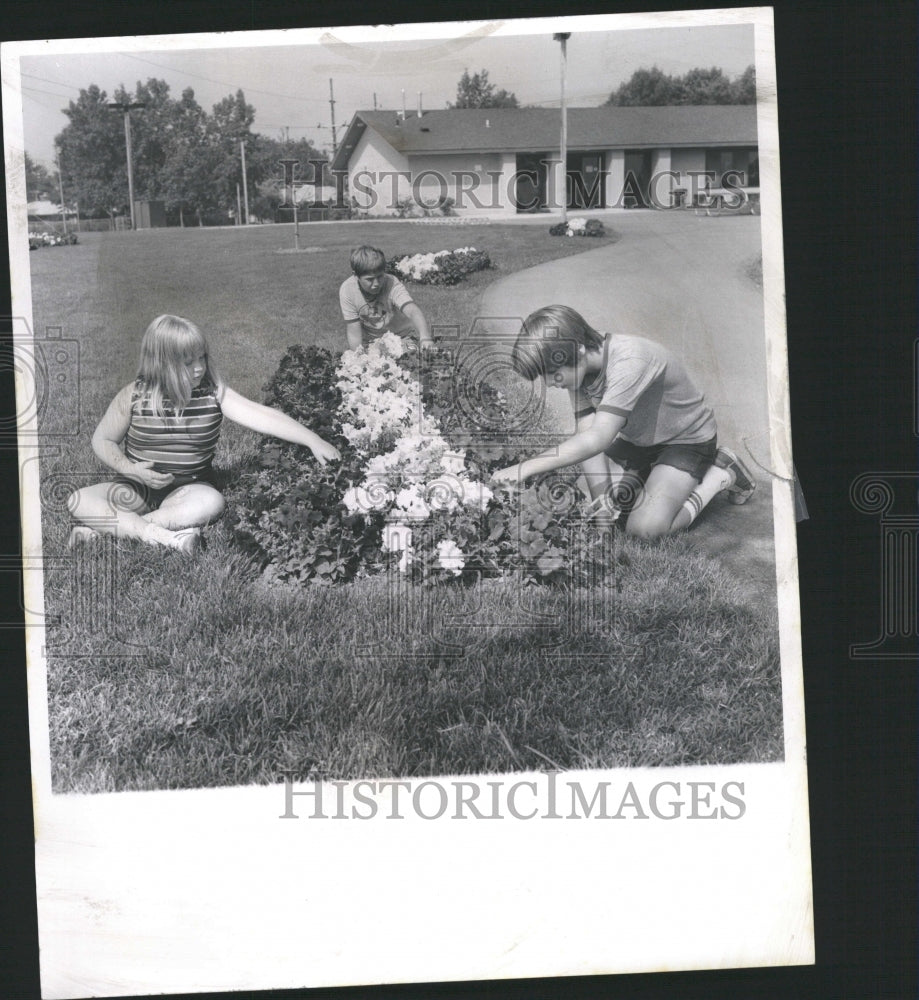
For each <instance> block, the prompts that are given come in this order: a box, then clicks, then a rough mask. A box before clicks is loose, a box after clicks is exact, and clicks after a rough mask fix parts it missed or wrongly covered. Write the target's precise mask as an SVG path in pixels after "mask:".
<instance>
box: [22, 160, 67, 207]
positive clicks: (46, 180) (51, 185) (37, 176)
mask: <svg viewBox="0 0 919 1000" xmlns="http://www.w3.org/2000/svg"><path fill="white" fill-rule="evenodd" d="M58 198H59V194H58V188H57V172H56V171H55V173H53V174H52V173H51V172H50V171H49V170H48V168H47V167H46V166H45V165H44V164H43V163H39V162H38V161H37V160H33V159H32V157H31V156H29V154H28V153H26V201H53V202H57V201H58Z"/></svg>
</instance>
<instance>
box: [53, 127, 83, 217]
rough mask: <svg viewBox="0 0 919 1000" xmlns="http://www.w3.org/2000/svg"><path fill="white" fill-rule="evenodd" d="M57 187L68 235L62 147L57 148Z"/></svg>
mask: <svg viewBox="0 0 919 1000" xmlns="http://www.w3.org/2000/svg"><path fill="white" fill-rule="evenodd" d="M56 152H57V189H58V192H59V193H60V197H61V222H63V223H64V235H65V236H66V235H67V216H66V215H65V212H66V209H65V208H64V178H63V176H62V173H61V150H60V147H58V148H57V150H56ZM79 217H80V216H79V213H77V219H79Z"/></svg>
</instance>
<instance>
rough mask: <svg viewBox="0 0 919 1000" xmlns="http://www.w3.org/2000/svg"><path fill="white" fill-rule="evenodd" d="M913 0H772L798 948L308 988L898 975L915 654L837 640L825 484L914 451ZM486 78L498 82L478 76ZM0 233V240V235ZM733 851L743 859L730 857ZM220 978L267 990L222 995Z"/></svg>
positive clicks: (28, 8) (3, 685)
mask: <svg viewBox="0 0 919 1000" xmlns="http://www.w3.org/2000/svg"><path fill="white" fill-rule="evenodd" d="M693 6H710V7H713V6H715V4H714V3H710V4H705V5H701V4H699V5H696V4H692V3H681V4H668V3H661V4H634V5H633V4H622V5H614V4H612V3H607V4H605V5H601V4H598V3H585V2H575V3H573V4H568V5H566V6H565V7H564V9H562V8H561V6H554V5H549V4H547V3H544V2H535V0H529V2H519V0H518V2H508V0H498V2H495V3H485V2H482V0H473V2H472V3H470V4H468V5H464V6H463V7H462V8H452V7H451V8H448V7H446V6H445V5H430V4H429V5H425V6H424V7H422V5H421V4H419V3H417V2H413V3H411V4H409V6H408V7H407V8H406V6H404V5H398V6H396V5H393V4H384V3H381V2H380V0H364V2H363V3H361V4H359V5H358V4H353V3H349V4H347V5H346V6H344V7H333V6H323V7H321V8H319V7H313V6H306V5H301V4H297V3H294V2H290V3H285V2H280V0H270V2H260V0H251V2H239V0H220V2H219V3H217V2H216V0H203V2H202V0H189V2H161V3H154V2H148V3H147V4H146V5H138V4H136V3H133V2H132V3H119V2H114V0H97V2H94V3H88V2H86V0H79V2H77V0H73V2H69V3H62V2H59V0H55V2H53V3H41V4H32V5H27V4H23V3H20V4H19V5H17V6H12V5H9V4H8V5H7V6H6V8H5V10H4V16H3V26H2V28H0V31H2V34H3V38H4V40H13V39H34V38H45V37H55V38H57V37H60V38H78V37H87V36H96V35H131V34H157V33H162V32H164V31H169V32H176V33H178V32H191V31H213V30H223V31H236V30H251V29H266V28H294V27H303V26H309V25H336V24H373V23H380V22H383V23H390V22H392V21H395V20H398V21H400V22H413V21H431V20H446V19H460V18H463V19H477V20H478V19H496V18H502V19H503V18H510V17H526V16H554V15H560V14H594V13H605V12H610V13H612V12H619V11H623V10H646V9H656V10H664V9H675V10H678V9H686V8H688V7H693ZM915 8H916V5H915V4H914V3H897V2H890V0H887V2H877V3H868V2H849V3H845V2H836V3H828V2H827V3H777V4H775V27H776V61H777V71H778V89H779V131H780V143H781V165H782V200H783V221H784V245H785V267H786V275H785V280H786V291H787V311H788V348H789V356H790V371H791V408H792V427H793V439H794V454H795V465H796V467H797V471H798V475H799V478H800V481H801V485H802V488H803V491H804V496H805V498H806V501H807V506H808V509H809V513H810V518H809V520H806V521H803V522H802V523H801V524H800V525H799V526H798V547H799V558H800V592H801V604H802V616H803V637H802V638H803V650H804V682H805V699H806V713H807V714H806V718H807V737H808V771H809V784H810V810H811V814H810V815H811V838H812V846H813V876H814V896H815V910H816V917H815V923H816V946H817V964H816V966H814V967H812V968H787V969H753V970H743V971H719V972H697V973H679V974H659V975H654V976H616V977H602V978H601V977H597V978H579V979H556V980H524V981H516V982H501V983H491V984H490V983H469V984H452V985H436V984H435V985H424V986H406V987H378V988H373V989H347V990H317V991H312V992H310V993H309V994H308V995H309V996H316V997H332V996H333V995H334V996H335V997H339V996H341V997H343V998H344V1000H351V998H361V1000H363V998H365V997H367V998H369V997H380V996H386V997H388V996H393V997H395V998H397V1000H401V998H409V1000H421V998H425V1000H427V998H444V1000H446V998H451V1000H452V998H460V997H487V998H492V997H493V998H497V997H500V998H502V1000H503V998H512V1000H516V998H520V1000H524V998H526V1000H529V998H549V997H578V998H581V997H583V998H588V997H591V998H592V997H606V996H609V997H626V998H630V997H634V998H638V997H641V998H652V997H653V998H658V997H663V996H675V997H680V998H695V997H698V998H700V1000H701V998H705V1000H711V998H731V1000H734V998H738V997H744V998H769V1000H774V998H779V997H782V998H786V997H788V998H796V997H808V998H811V997H813V998H820V1000H824V998H825V1000H831V998H832V1000H837V998H845V1000H850V998H851V1000H856V998H865V1000H868V998H871V1000H879V998H896V1000H899V998H907V997H914V996H916V995H917V982H916V950H917V948H916V946H917V941H916V912H917V894H916V885H917V882H916V874H917V870H916V857H915V840H916V822H915V821H916V808H917V796H916V777H917V774H916V761H917V741H916V735H917V729H916V695H917V690H916V665H917V662H916V658H915V657H914V658H913V659H912V660H889V661H872V660H858V661H852V660H850V658H849V655H848V649H849V645H850V644H851V643H857V642H870V641H871V640H873V639H875V638H877V637H878V635H879V634H880V619H881V603H880V581H881V557H880V538H881V532H880V522H879V519H878V517H877V516H869V515H866V514H864V513H859V512H858V511H857V510H856V509H855V508H854V507H853V505H852V504H851V502H850V500H849V488H850V486H851V484H852V482H853V480H854V479H855V478H856V476H858V475H859V474H861V473H865V472H875V471H879V472H880V471H887V472H896V471H900V472H914V471H915V470H916V467H917V463H916V457H917V437H916V434H915V430H916V412H915V406H916V395H915V393H916V371H915V368H914V360H913V358H914V355H913V351H914V347H913V345H914V338H915V337H916V336H917V329H916V319H917V315H916V228H917V222H916V219H917V215H916V186H917V172H916V144H917V130H916V125H917V120H916V84H917V77H916V51H917V37H916V27H917V25H916V9H915ZM495 82H496V83H497V84H498V85H500V83H501V81H500V79H499V77H498V76H495ZM2 243H3V248H4V249H3V252H4V253H6V239H5V238H4V239H3V241H2ZM0 294H2V296H3V299H2V301H0V313H2V314H5V315H9V313H10V303H9V289H8V285H4V287H3V289H2V293H0ZM4 336H6V330H4ZM4 359H5V360H4V363H3V364H2V365H0V399H2V401H3V417H4V418H6V419H7V420H8V419H9V415H10V414H11V413H12V412H13V411H12V375H11V371H10V370H9V360H8V354H4ZM5 430H8V425H7V426H5ZM0 437H2V436H0ZM2 440H7V438H2ZM0 462H2V465H0V498H2V501H3V506H4V514H5V516H4V517H3V518H2V520H0V546H2V548H0V553H2V554H3V555H9V554H14V553H16V552H18V551H19V541H18V513H17V507H18V490H17V482H16V476H17V461H16V455H15V452H14V451H11V450H10V449H9V448H7V449H6V450H3V449H2V448H0ZM910 489H911V491H912V500H910V499H909V498H907V504H906V509H907V511H911V512H912V513H915V508H914V507H913V506H912V504H914V503H915V490H916V481H915V480H914V481H913V484H912V486H911V487H910ZM0 587H2V590H0V602H2V603H0V607H3V608H4V609H6V613H5V614H4V615H3V618H4V620H6V619H9V618H11V617H13V618H15V616H16V611H15V609H16V608H18V607H19V596H18V594H19V590H18V588H19V581H18V579H17V577H16V574H15V573H9V572H6V573H0ZM9 609H12V611H10V610H9ZM19 614H20V615H21V612H19ZM0 656H2V658H3V669H2V671H0V712H2V717H0V780H2V788H0V793H2V800H0V803H2V822H3V833H4V836H3V841H2V843H3V848H2V851H0V856H2V875H3V881H2V883H0V899H2V905H3V913H2V921H3V922H2V926H0V994H2V996H4V997H8V998H11V1000H18V998H30V1000H31V998H35V997H38V995H39V987H38V943H37V933H36V926H35V920H36V917H35V899H34V867H33V854H32V847H33V845H32V830H31V824H30V816H31V788H30V779H29V763H28V733H27V727H26V719H27V715H26V686H25V670H24V651H23V634H22V631H21V630H16V629H3V628H0ZM757 863H758V861H757V858H756V857H751V858H750V865H751V866H755V865H757ZM692 919H693V914H692V913H687V914H686V920H687V921H691V920H692ZM243 995H245V996H247V997H253V996H266V997H267V996H269V994H251V993H249V994H234V996H237V997H239V996H243ZM303 995H305V994H304V992H303V991H290V992H285V993H280V994H270V996H272V997H287V996H289V997H294V996H303ZM196 996H201V994H196Z"/></svg>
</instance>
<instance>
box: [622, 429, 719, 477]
mask: <svg viewBox="0 0 919 1000" xmlns="http://www.w3.org/2000/svg"><path fill="white" fill-rule="evenodd" d="M717 452H718V439H717V438H710V439H709V440H708V441H702V442H701V443H699V444H655V445H650V446H645V445H639V444H632V442H631V441H624V440H623V439H622V438H621V437H617V438H616V440H615V441H614V442H613V443H612V445H610V447H609V448H607V450H606V455H607V456H608V457H609V458H611V459H612V460H613V461H614V462H615V463H616V464H617V465H621V466H622V467H623V468H624V469H628V470H629V471H630V472H635V473H637V474H638V475H639V476H641V478H642V479H647V477H648V474H649V473H650V471H651V469H653V468H654V466H655V465H669V466H671V467H672V468H674V469H680V470H681V471H682V472H688V473H689V474H690V475H691V476H692V477H693V479H695V480H696V482H697V483H701V482H702V477H703V476H704V475H705V473H706V472H707V471H708V469H709V467H710V466H711V465H713V464H714V462H715V455H716V454H717Z"/></svg>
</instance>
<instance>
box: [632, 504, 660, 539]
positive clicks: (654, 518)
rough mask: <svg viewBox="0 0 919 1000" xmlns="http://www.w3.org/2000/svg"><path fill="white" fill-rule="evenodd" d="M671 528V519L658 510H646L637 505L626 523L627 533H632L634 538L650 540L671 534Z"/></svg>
mask: <svg viewBox="0 0 919 1000" xmlns="http://www.w3.org/2000/svg"><path fill="white" fill-rule="evenodd" d="M671 530H672V529H671V521H670V520H669V519H667V518H666V517H664V516H662V515H661V514H660V513H658V512H656V511H651V510H645V509H644V508H642V507H641V506H639V507H636V508H635V510H633V511H632V513H631V514H629V519H628V520H627V521H626V523H625V531H626V534H627V535H632V536H633V537H634V538H643V539H644V540H645V541H648V542H651V541H654V540H655V539H657V538H663V537H664V536H665V535H669V534H670V532H671Z"/></svg>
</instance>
